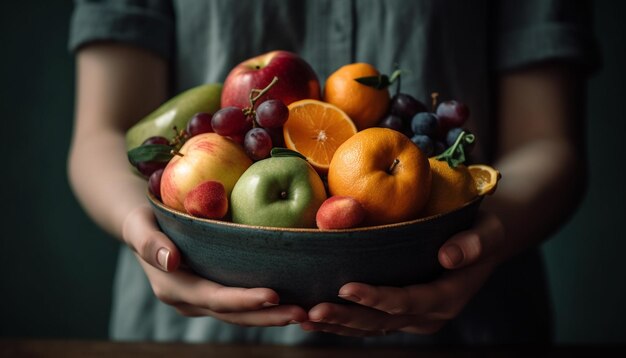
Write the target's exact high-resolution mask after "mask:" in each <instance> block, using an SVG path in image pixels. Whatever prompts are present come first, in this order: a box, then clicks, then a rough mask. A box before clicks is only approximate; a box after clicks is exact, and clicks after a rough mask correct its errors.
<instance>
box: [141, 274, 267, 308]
mask: <svg viewBox="0 0 626 358" xmlns="http://www.w3.org/2000/svg"><path fill="white" fill-rule="evenodd" d="M142 266H143V268H144V271H146V274H147V275H148V279H149V281H150V284H151V285H152V290H153V291H154V294H155V295H156V297H157V298H159V300H161V301H163V302H165V303H167V304H170V305H178V304H181V303H185V304H189V305H192V306H196V307H199V308H203V309H207V310H210V311H212V312H218V313H219V312H222V313H224V312H241V311H250V310H258V309H262V308H267V307H273V306H276V305H277V304H278V301H279V297H278V294H277V293H276V292H275V291H273V290H271V289H268V288H240V287H226V286H223V285H220V284H218V283H215V282H213V281H209V280H206V279H204V278H202V277H200V276H197V275H196V274H194V273H192V272H186V271H181V270H178V271H175V272H170V273H164V272H162V271H161V270H159V269H157V268H154V267H152V266H150V265H148V264H147V263H142Z"/></svg>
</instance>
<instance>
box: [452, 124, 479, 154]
mask: <svg viewBox="0 0 626 358" xmlns="http://www.w3.org/2000/svg"><path fill="white" fill-rule="evenodd" d="M461 132H465V134H472V132H470V131H469V130H467V129H463V128H460V127H454V128H452V129H450V130H449V131H448V134H447V135H446V144H447V145H448V147H450V146H452V145H453V144H454V143H455V142H456V140H457V138H458V137H459V135H460V134H461ZM475 143H476V142H475V141H474V142H472V143H467V142H466V143H465V144H464V146H463V149H464V150H465V154H469V153H471V152H472V151H473V150H474V144H475Z"/></svg>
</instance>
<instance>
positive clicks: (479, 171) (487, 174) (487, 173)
mask: <svg viewBox="0 0 626 358" xmlns="http://www.w3.org/2000/svg"><path fill="white" fill-rule="evenodd" d="M467 169H468V170H469V172H470V174H471V175H472V178H474V184H475V185H476V190H477V191H478V195H487V194H493V192H494V191H495V190H496V186H497V185H498V180H500V178H501V177H502V176H501V175H500V172H499V171H497V170H495V169H494V168H492V167H490V166H488V165H485V164H472V165H470V166H468V167H467Z"/></svg>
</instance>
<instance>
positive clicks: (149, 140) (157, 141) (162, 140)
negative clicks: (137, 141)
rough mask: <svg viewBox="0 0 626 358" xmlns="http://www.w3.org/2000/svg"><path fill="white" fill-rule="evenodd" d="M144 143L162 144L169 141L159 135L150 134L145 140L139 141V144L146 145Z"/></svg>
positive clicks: (167, 143)
mask: <svg viewBox="0 0 626 358" xmlns="http://www.w3.org/2000/svg"><path fill="white" fill-rule="evenodd" d="M146 144H162V145H169V144H170V141H169V140H168V139H167V138H165V137H161V136H152V137H149V138H147V139H146V140H144V141H143V143H141V145H146Z"/></svg>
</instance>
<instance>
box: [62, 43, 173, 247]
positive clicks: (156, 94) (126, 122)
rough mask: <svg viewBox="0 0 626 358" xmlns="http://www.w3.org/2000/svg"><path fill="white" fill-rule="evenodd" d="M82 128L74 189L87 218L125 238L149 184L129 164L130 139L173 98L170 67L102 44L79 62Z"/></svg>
mask: <svg viewBox="0 0 626 358" xmlns="http://www.w3.org/2000/svg"><path fill="white" fill-rule="evenodd" d="M77 65H78V67H77V70H78V71H77V72H78V75H77V101H76V123H75V127H74V133H73V137H72V145H71V147H70V153H69V158H68V175H69V179H70V184H71V186H72V189H73V190H74V192H75V194H76V196H77V198H78V200H79V201H80V202H81V204H82V205H83V207H84V209H85V210H86V212H87V213H88V214H89V215H90V216H91V218H92V219H93V220H94V221H95V222H96V223H98V224H99V225H100V226H101V227H102V228H104V229H105V230H107V231H108V232H109V233H111V234H113V235H114V236H116V237H118V238H121V236H122V230H123V226H124V220H125V218H126V217H127V216H128V214H129V213H130V212H131V211H132V210H133V209H135V208H137V207H138V206H140V205H147V201H146V197H145V194H146V190H147V183H146V181H145V180H144V179H142V178H140V177H139V176H137V175H135V174H134V173H133V172H132V170H131V167H130V164H129V162H128V160H127V153H126V143H125V133H126V130H127V129H128V128H129V127H131V126H132V125H133V124H134V123H136V122H137V121H138V120H140V119H141V118H143V117H144V116H145V115H147V114H148V113H150V111H152V110H154V109H155V108H157V107H158V105H159V104H161V103H162V102H163V101H164V100H165V99H166V96H167V90H166V88H167V85H166V84H167V63H166V62H165V61H164V60H163V59H161V58H159V57H157V56H155V55H154V54H152V53H150V52H148V51H145V50H141V49H138V48H133V47H130V46H125V45H121V44H116V43H96V44H93V45H89V46H87V47H85V48H84V49H81V51H80V52H79V55H78V58H77Z"/></svg>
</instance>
